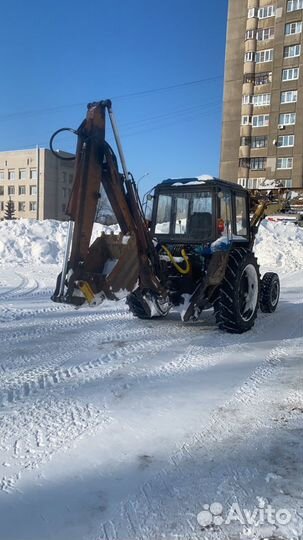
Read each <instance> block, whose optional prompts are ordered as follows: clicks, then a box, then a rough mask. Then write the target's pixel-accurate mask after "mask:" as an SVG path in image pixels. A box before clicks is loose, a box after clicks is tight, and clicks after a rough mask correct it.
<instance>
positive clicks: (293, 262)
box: [254, 219, 303, 273]
mask: <svg viewBox="0 0 303 540" xmlns="http://www.w3.org/2000/svg"><path fill="white" fill-rule="evenodd" d="M254 251H255V254H256V256H257V258H258V261H259V264H261V266H263V267H266V268H268V269H270V268H272V269H273V270H274V269H275V270H277V271H278V273H281V272H282V273H284V272H285V273H286V272H294V271H296V270H301V269H302V268H303V228H301V227H298V226H297V225H294V224H293V223H290V222H272V221H268V220H267V219H265V220H263V221H262V224H261V225H260V228H259V232H258V234H257V237H256V243H255V249H254Z"/></svg>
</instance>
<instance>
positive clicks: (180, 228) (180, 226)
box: [174, 197, 189, 234]
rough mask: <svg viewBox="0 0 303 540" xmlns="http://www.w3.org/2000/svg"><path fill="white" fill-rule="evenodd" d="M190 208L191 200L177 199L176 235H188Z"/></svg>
mask: <svg viewBox="0 0 303 540" xmlns="http://www.w3.org/2000/svg"><path fill="white" fill-rule="evenodd" d="M188 208H189V199H188V198H185V197H176V198H175V209H176V217H175V226H174V231H175V234H186V233H187V223H188Z"/></svg>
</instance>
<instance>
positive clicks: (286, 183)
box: [279, 179, 292, 188]
mask: <svg viewBox="0 0 303 540" xmlns="http://www.w3.org/2000/svg"><path fill="white" fill-rule="evenodd" d="M279 182H281V183H282V185H283V187H285V188H291V187H292V180H291V179H289V180H279Z"/></svg>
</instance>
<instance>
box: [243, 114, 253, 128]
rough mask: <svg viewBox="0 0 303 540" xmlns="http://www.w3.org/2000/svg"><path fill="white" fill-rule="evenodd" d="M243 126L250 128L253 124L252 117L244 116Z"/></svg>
mask: <svg viewBox="0 0 303 540" xmlns="http://www.w3.org/2000/svg"><path fill="white" fill-rule="evenodd" d="M241 123H242V126H248V125H250V124H251V116H247V115H244V116H242V122H241Z"/></svg>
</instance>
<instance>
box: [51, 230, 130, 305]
mask: <svg viewBox="0 0 303 540" xmlns="http://www.w3.org/2000/svg"><path fill="white" fill-rule="evenodd" d="M67 244H68V242H67ZM62 276H66V277H65V278H64V277H63V278H62ZM138 278H139V260H138V252H137V245H136V238H135V236H134V235H129V236H125V235H123V234H119V235H116V234H110V235H108V234H104V233H103V234H101V236H99V237H98V238H96V239H95V240H94V242H93V243H92V244H91V245H90V247H89V251H88V254H87V256H86V258H85V260H84V262H83V263H82V264H81V265H79V267H78V268H77V269H76V270H75V271H73V269H72V268H69V266H68V265H67V267H66V268H65V269H64V268H63V269H62V273H61V274H60V275H59V276H58V280H57V287H56V290H55V292H54V294H53V296H52V300H54V301H55V302H62V303H67V304H73V305H75V306H81V305H84V304H86V305H89V306H96V305H99V304H101V303H102V302H103V301H104V300H105V299H108V300H120V299H122V298H124V297H126V296H127V295H128V294H129V293H130V292H132V291H133V290H134V289H135V288H136V286H137V283H138Z"/></svg>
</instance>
